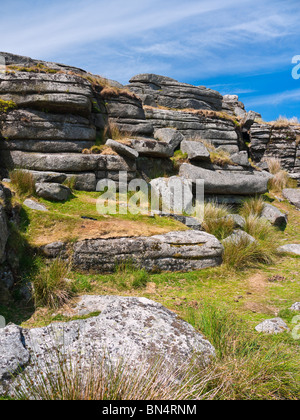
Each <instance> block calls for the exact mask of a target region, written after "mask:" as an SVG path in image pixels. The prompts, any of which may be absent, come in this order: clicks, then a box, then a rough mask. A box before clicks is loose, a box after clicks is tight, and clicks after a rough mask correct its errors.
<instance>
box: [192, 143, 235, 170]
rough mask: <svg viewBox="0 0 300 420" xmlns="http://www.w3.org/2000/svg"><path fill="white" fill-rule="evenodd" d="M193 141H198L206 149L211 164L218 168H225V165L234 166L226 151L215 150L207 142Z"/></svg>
mask: <svg viewBox="0 0 300 420" xmlns="http://www.w3.org/2000/svg"><path fill="white" fill-rule="evenodd" d="M195 141H199V142H201V143H202V144H204V146H205V147H206V148H207V150H208V151H209V154H210V160H211V162H212V163H213V164H215V165H218V166H226V165H235V163H233V162H232V160H231V158H230V153H229V152H227V151H226V150H223V149H219V150H217V149H216V148H215V146H214V145H213V144H212V143H210V142H209V141H207V140H203V139H195Z"/></svg>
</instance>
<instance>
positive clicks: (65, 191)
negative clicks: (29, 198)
mask: <svg viewBox="0 0 300 420" xmlns="http://www.w3.org/2000/svg"><path fill="white" fill-rule="evenodd" d="M35 190H36V194H37V195H38V196H39V197H42V198H44V199H45V200H50V201H66V200H68V198H69V197H70V195H71V190H70V188H68V187H66V186H65V185H61V184H56V183H49V182H41V183H36V184H35Z"/></svg>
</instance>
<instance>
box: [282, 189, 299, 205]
mask: <svg viewBox="0 0 300 420" xmlns="http://www.w3.org/2000/svg"><path fill="white" fill-rule="evenodd" d="M282 195H283V197H284V198H286V199H287V200H288V201H289V202H290V203H291V204H293V205H294V206H296V207H297V208H298V209H300V188H286V189H284V190H282Z"/></svg>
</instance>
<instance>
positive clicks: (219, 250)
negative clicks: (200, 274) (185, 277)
mask: <svg viewBox="0 0 300 420" xmlns="http://www.w3.org/2000/svg"><path fill="white" fill-rule="evenodd" d="M73 250H74V252H73V265H74V267H76V268H77V269H80V270H82V271H89V272H91V271H97V272H104V273H105V272H113V271H114V270H115V268H116V265H118V264H120V263H123V262H126V261H128V260H130V261H132V263H133V264H134V265H135V266H136V267H139V268H145V269H146V270H148V271H156V270H161V271H182V272H184V271H192V270H200V269H202V268H207V267H215V266H217V265H220V264H221V263H222V254H223V246H222V245H221V243H220V242H219V241H218V240H217V239H216V238H215V237H214V236H213V235H210V234H208V233H206V232H199V231H191V230H188V231H180V232H170V233H167V234H164V235H156V236H150V237H143V236H142V237H135V238H125V237H123V238H116V239H87V240H85V241H80V242H77V243H76V244H74V248H73Z"/></svg>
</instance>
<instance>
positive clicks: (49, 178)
mask: <svg viewBox="0 0 300 420" xmlns="http://www.w3.org/2000/svg"><path fill="white" fill-rule="evenodd" d="M24 172H29V173H31V175H32V176H33V178H34V180H35V182H54V183H57V184H62V183H63V182H64V181H65V180H66V179H67V175H66V174H62V173H59V172H45V171H30V170H28V169H24Z"/></svg>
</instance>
